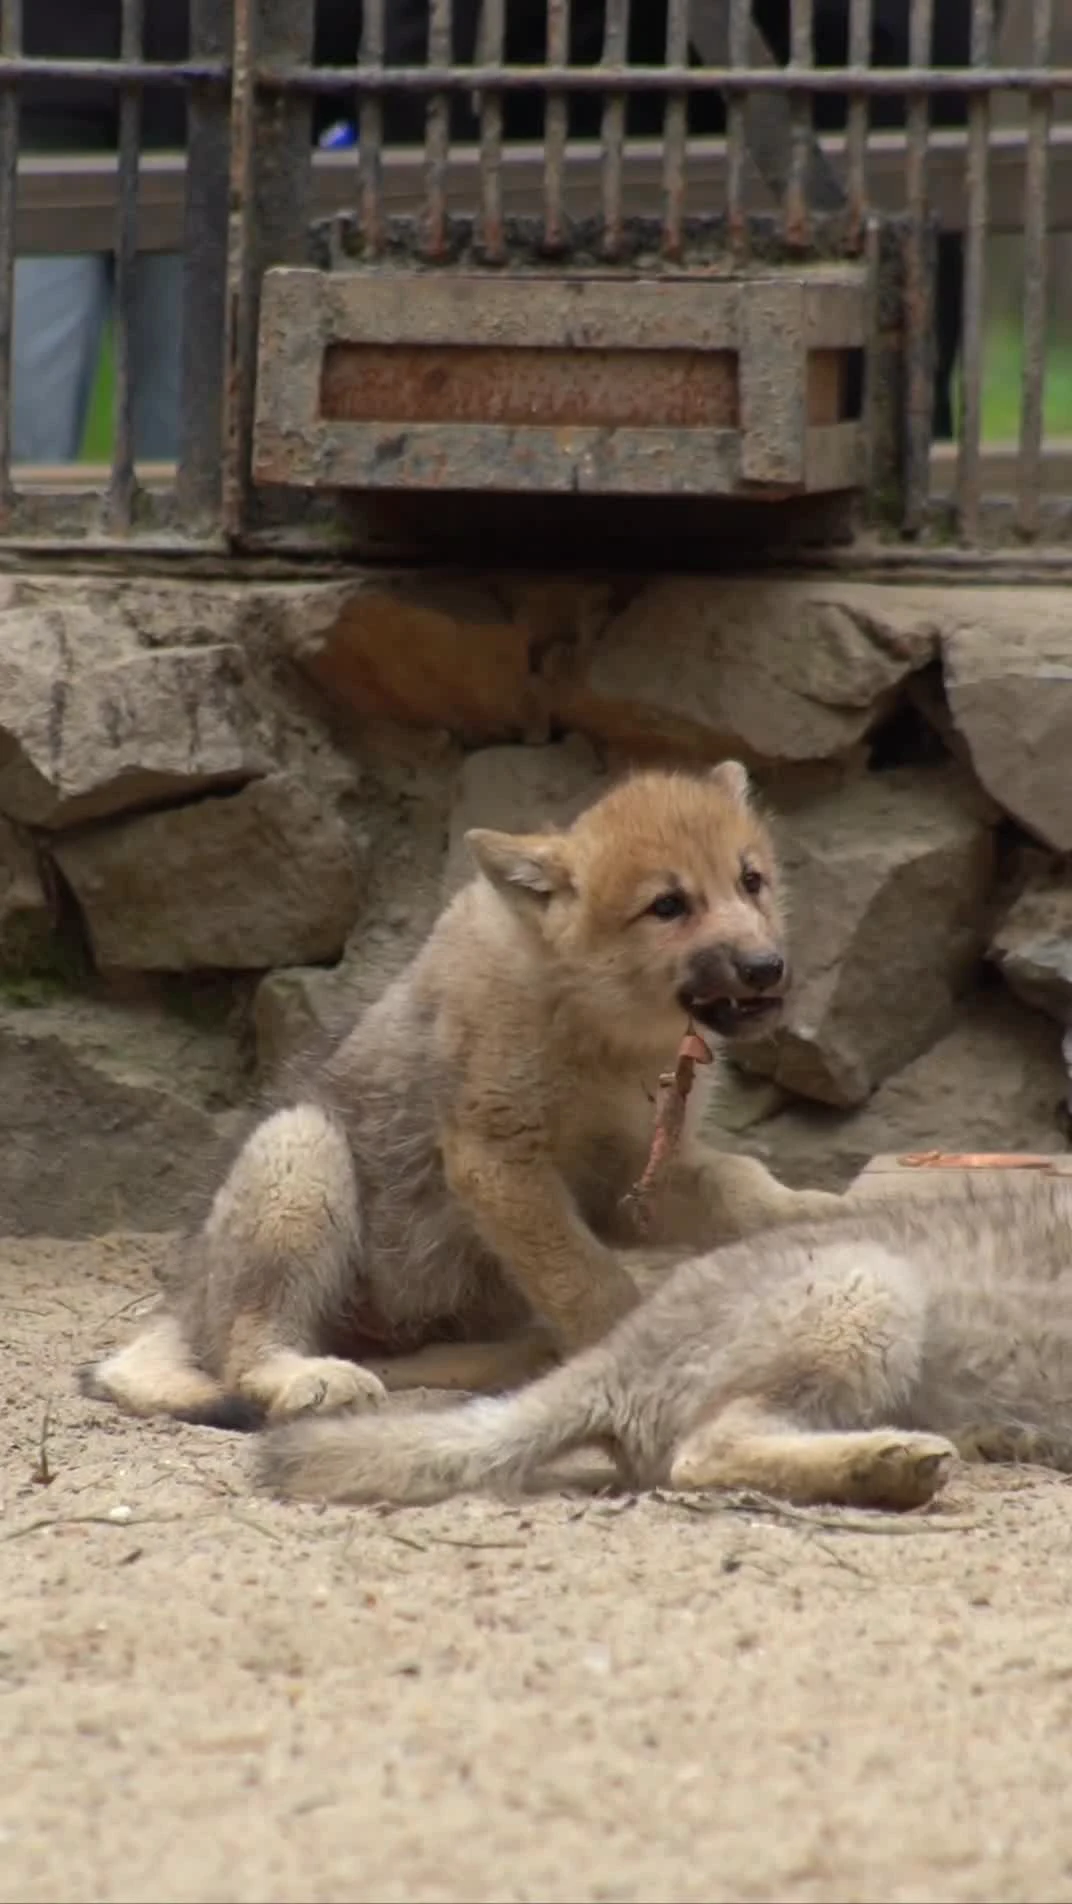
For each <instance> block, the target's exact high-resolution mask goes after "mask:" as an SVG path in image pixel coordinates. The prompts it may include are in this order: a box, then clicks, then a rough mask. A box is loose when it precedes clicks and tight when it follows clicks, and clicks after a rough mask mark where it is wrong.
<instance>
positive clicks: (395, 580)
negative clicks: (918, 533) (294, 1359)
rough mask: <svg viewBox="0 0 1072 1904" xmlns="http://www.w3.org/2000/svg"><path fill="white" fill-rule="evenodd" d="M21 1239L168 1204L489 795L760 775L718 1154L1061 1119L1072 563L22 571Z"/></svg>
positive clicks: (9, 1134)
mask: <svg viewBox="0 0 1072 1904" xmlns="http://www.w3.org/2000/svg"><path fill="white" fill-rule="evenodd" d="M0 590H2V591H3V592H2V593H0V1086H2V1088H0V1139H2V1141H0V1231H9V1232H12V1231H13V1232H16V1233H19V1232H34V1231H47V1232H50V1233H52V1234H55V1235H63V1236H71V1235H78V1234H83V1233H85V1232H87V1231H96V1230H101V1229H108V1228H112V1227H117V1226H119V1225H129V1226H134V1227H138V1226H141V1227H145V1228H168V1227H170V1226H171V1225H172V1224H174V1223H175V1222H177V1221H179V1220H183V1219H185V1218H188V1217H189V1216H190V1215H192V1214H193V1213H194V1211H195V1210H196V1209H197V1208H198V1207H200V1204H201V1201H202V1199H203V1198H204V1196H205V1195H206V1193H207V1191H208V1189H209V1187H210V1185H211V1183H212V1180H213V1177H214V1175H215V1173H216V1171H217V1170H218V1168H219V1164H220V1159H221V1155H222V1153H223V1150H224V1149H225V1147H226V1146H227V1145H228V1144H230V1143H232V1142H233V1140H234V1135H235V1132H236V1129H237V1128H238V1127H239V1124H240V1120H241V1118H242V1115H243V1110H244V1108H245V1107H247V1106H248V1104H249V1103H250V1102H251V1101H255V1098H256V1094H257V1092H258V1089H259V1087H260V1085H261V1083H262V1082H264V1081H265V1080H267V1079H268V1078H270V1076H271V1075H272V1073H273V1072H274V1070H275V1069H276V1068H277V1066H278V1064H279V1062H280V1061H281V1060H282V1059H284V1058H286V1057H287V1056H288V1055H290V1054H291V1053H293V1052H294V1051H295V1050H296V1049H298V1048H300V1047H301V1046H302V1045H304V1044H306V1043H307V1042H308V1040H309V1039H310V1037H311V1036H313V1035H315V1034H320V1033H327V1034H330V1033H331V1032H332V1031H333V1030H334V1029H335V1027H337V1026H338V1025H339V1024H340V1023H341V1022H343V1021H344V1020H345V1018H346V1016H347V1015H348V1014H350V1013H352V1012H353V1011H354V1010H356V1009H358V1008H359V1007H360V1005H361V1003H362V1002H363V1001H364V1000H366V999H367V998H369V997H370V996H372V995H373V994H374V993H375V991H376V990H378V989H379V987H380V986H381V985H382V984H383V983H384V980H385V978H386V977H387V976H388V975H389V974H390V973H391V971H393V970H394V969H395V968H396V967H397V966H398V964H399V963H401V962H402V960H404V958H405V957H406V956H407V954H408V952H409V951H410V950H411V948H412V947H413V946H414V945H415V944H416V943H417V941H418V940H419V939H420V937H421V936H422V934H423V933H424V932H425V931H426V930H427V928H428V925H429V923H430V921H431V920H432V918H433V917H434V915H435V912H436V910H437V909H438V907H439V905H440V903H441V902H442V899H443V897H444V895H445V894H446V893H448V892H449V891H450V890H452V889H453V887H454V886H455V884H456V883H457V881H458V880H459V879H461V878H464V877H465V875H466V870H467V869H466V863H465V862H466V855H465V849H464V847H463V845H462V834H463V833H464V831H465V829H466V828H467V827H468V826H471V825H475V824H482V825H493V826H505V827H515V826H516V827H528V826H534V825H538V824H540V823H541V822H542V821H544V820H561V819H564V818H567V817H568V816H569V814H570V813H571V812H572V811H573V810H574V809H575V808H576V807H577V806H578V805H579V804H582V803H583V802H585V801H587V800H588V799H589V798H591V797H592V796H593V795H594V794H595V793H597V792H598V791H599V789H600V787H601V786H603V785H604V784H605V783H606V781H607V778H608V776H610V775H613V774H615V773H617V772H619V771H620V770H621V769H622V768H623V767H625V766H626V765H628V763H629V762H630V761H640V760H661V761H682V762H700V761H705V760H707V761H713V760H717V759H719V758H721V757H723V756H725V755H728V754H733V755H736V756H738V757H739V758H742V759H744V760H746V761H747V762H748V763H749V765H750V766H751V767H752V769H753V771H754V774H755V778H756V780H757V782H758V784H759V785H760V786H761V788H762V789H763V792H764V795H765V798H766V801H767V803H768V806H769V808H770V810H771V812H772V814H773V815H774V817H775V821H776V825H777V827H778V830H779V833H780V836H781V839H782V845H783V853H784V857H785V861H786V865H787V867H788V870H789V873H790V878H791V883H792V889H793V896H794V921H795V923H794V951H795V964H796V967H797V971H798V983H797V987H796V992H795V996H794V1001H793V1005H792V1010H791V1012H790V1015H789V1022H788V1025H787V1028H786V1030H785V1033H784V1035H782V1036H781V1037H780V1038H779V1040H778V1041H777V1043H776V1044H772V1046H771V1047H770V1048H769V1049H764V1050H759V1049H757V1050H755V1051H754V1053H753V1055H752V1057H751V1059H750V1063H749V1069H748V1071H747V1072H746V1071H743V1070H741V1071H738V1070H736V1069H735V1070H733V1071H732V1072H731V1074H730V1077H729V1078H728V1080H727V1084H726V1089H725V1091H724V1093H723V1097H722V1101H721V1104H720V1107H719V1110H718V1120H719V1123H720V1125H721V1127H722V1134H723V1141H725V1142H727V1143H734V1144H738V1145H740V1146H741V1147H742V1148H746V1149H748V1150H750V1151H751V1152H753V1153H754V1154H756V1155H759V1156H762V1157H764V1158H766V1159H767V1160H769V1161H770V1162H771V1163H772V1164H773V1166H774V1167H775V1168H776V1169H777V1170H778V1171H779V1172H780V1173H781V1174H783V1175H784V1176H785V1177H786V1178H787V1179H790V1180H793V1181H812V1182H819V1183H828V1184H843V1183H845V1182H847V1181H848V1179H849V1178H850V1177H851V1176H852V1175H853V1174H855V1172H856V1171H857V1170H858V1169H859V1168H860V1167H861V1166H862V1164H863V1163H864V1162H865V1161H866V1159H867V1158H868V1157H869V1156H870V1155H872V1154H873V1153H875V1152H878V1151H896V1150H898V1149H904V1148H906V1147H910V1148H929V1147H931V1146H944V1147H955V1148H992V1149H994V1148H1016V1149H1020V1148H1034V1149H1045V1150H1055V1149H1063V1148H1065V1147H1066V1144H1067V1110H1066V1105H1067V1098H1068V1092H1069V1080H1068V1076H1067V1073H1066V1069H1065V1065H1064V1063H1063V1061H1062V1048H1061V1047H1062V1028H1063V1026H1064V1025H1065V1024H1066V1023H1069V1022H1072V877H1070V872H1069V864H1070V860H1069V856H1070V855H1072V614H1070V613H1069V611H1068V609H1067V608H1066V606H1065V598H1064V597H1063V596H1062V595H1061V594H1060V593H1059V592H1051V591H1046V590H1041V589H1040V590H1035V591H1031V590H1016V591H1012V590H1002V589H994V588H986V589H983V588H970V587H969V588H959V589H944V590H940V589H932V588H912V587H906V586H876V585H867V584H854V583H849V582H840V581H831V580H809V581H790V580H784V581H783V580H779V581H772V582H763V581H756V580H751V581H747V580H739V581H730V582H727V581H720V580H712V579H681V578H663V579H660V580H657V581H647V582H642V581H624V580H620V579H616V580H614V581H598V580H594V581H577V580H551V581H549V580H547V579H534V578H525V577H519V576H503V575H498V576H492V577H490V578H476V579H472V580H465V581H463V580H459V579H457V578H453V577H445V576H428V575H424V576H415V575H413V574H412V573H407V574H405V575H399V576H392V575H387V574H377V575H376V576H367V575H365V576H359V577H356V578H355V579H353V580H348V581H345V582H331V583H315V582H309V583H303V584H283V583H280V584H273V585H259V584H258V585H244V586H239V585H237V584H219V585H214V584H208V583H204V584H201V583H199V584H192V583H189V582H162V581H153V582H147V581H133V580H131V581H126V582H119V581H116V580H112V579H106V578H103V577H102V578H100V579H88V580H80V581H79V582H78V583H77V584H74V583H72V582H71V581H69V580H60V579H57V578H53V577H42V576H32V577H30V576H27V577H25V578H20V579H14V580H7V581H4V582H2V583H0Z"/></svg>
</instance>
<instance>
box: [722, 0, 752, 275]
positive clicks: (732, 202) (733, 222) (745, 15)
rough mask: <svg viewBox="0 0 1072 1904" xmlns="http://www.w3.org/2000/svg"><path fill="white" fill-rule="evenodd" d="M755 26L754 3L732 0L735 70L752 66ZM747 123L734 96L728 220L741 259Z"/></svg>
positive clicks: (729, 115)
mask: <svg viewBox="0 0 1072 1904" xmlns="http://www.w3.org/2000/svg"><path fill="white" fill-rule="evenodd" d="M751 24H752V9H751V4H750V0H730V31H729V61H730V65H731V66H733V67H744V66H747V65H748V54H749V50H750V49H749V40H750V34H751ZM747 121H748V105H747V101H746V100H745V99H742V98H740V97H739V96H738V95H737V94H735V93H731V95H730V97H729V100H728V101H727V106H726V217H727V220H728V225H729V236H730V244H731V246H732V248H733V250H734V251H735V252H736V253H737V254H738V256H741V255H743V254H744V252H745V251H746V250H747V248H748V220H747V218H746V216H745V210H744V186H745V161H746V158H747V155H748V131H747Z"/></svg>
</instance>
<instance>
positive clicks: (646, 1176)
mask: <svg viewBox="0 0 1072 1904" xmlns="http://www.w3.org/2000/svg"><path fill="white" fill-rule="evenodd" d="M713 1056H714V1054H713V1053H712V1051H711V1049H710V1047H709V1046H708V1045H706V1044H705V1043H704V1041H703V1039H702V1038H701V1037H700V1034H699V1032H698V1031H696V1029H695V1028H694V1026H693V1025H692V1024H691V1023H690V1024H689V1027H688V1030H687V1031H686V1033H685V1036H684V1037H683V1038H682V1040H681V1043H680V1044H679V1046H678V1048H677V1057H676V1059H675V1061H674V1068H673V1070H672V1071H664V1072H663V1073H662V1074H661V1076H660V1078H659V1091H658V1096H657V1098H656V1100H655V1129H654V1131H653V1132H652V1138H651V1149H650V1150H649V1152H648V1161H647V1163H646V1164H645V1165H644V1170H643V1174H642V1175H641V1176H640V1177H638V1178H637V1181H636V1183H635V1184H634V1185H633V1187H632V1189H631V1190H630V1191H629V1192H628V1193H627V1195H626V1196H625V1197H624V1198H623V1199H622V1201H623V1203H624V1204H628V1205H629V1206H630V1207H631V1209H632V1211H633V1219H634V1221H635V1223H636V1226H637V1229H638V1230H639V1231H640V1232H641V1234H643V1233H644V1232H645V1231H646V1230H647V1227H648V1224H649V1222H650V1221H651V1210H650V1204H651V1198H652V1195H653V1193H654V1191H655V1190H656V1189H657V1188H658V1185H659V1179H660V1178H661V1177H662V1175H663V1174H664V1172H665V1171H666V1169H667V1166H668V1165H669V1163H670V1162H671V1159H672V1158H673V1156H674V1153H675V1151H676V1150H677V1147H678V1144H679V1143H680V1141H681V1133H682V1131H683V1130H684V1128H685V1107H686V1105H687V1103H688V1100H689V1092H690V1091H691V1090H692V1081H693V1078H694V1077H695V1075H696V1066H697V1065H698V1064H711V1063H712V1061H713Z"/></svg>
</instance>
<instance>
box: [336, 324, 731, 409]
mask: <svg viewBox="0 0 1072 1904" xmlns="http://www.w3.org/2000/svg"><path fill="white" fill-rule="evenodd" d="M320 414H321V416H322V417H323V418H324V420H325V422H330V423H340V422H346V423H510V424H522V425H524V426H526V427H531V426H532V425H533V424H540V425H545V426H550V427H552V428H559V427H568V426H569V425H570V424H595V425H597V426H599V427H600V428H603V429H629V428H632V427H639V428H643V426H644V424H645V423H648V422H649V421H650V419H651V418H652V417H658V418H659V419H660V421H661V422H662V424H663V426H664V427H666V428H670V427H673V428H675V429H682V430H690V429H701V428H702V429H709V430H719V429H735V428H736V426H737V360H736V358H735V357H734V355H733V352H732V351H698V350H680V351H655V350H647V351H646V350H563V349H558V350H552V349H541V350H533V349H530V348H529V347H527V346H525V345H520V346H514V347H508V346H502V345H495V344H493V345H491V346H490V347H485V348H478V347H475V346H473V345H471V344H411V345H407V346H406V347H405V349H401V350H400V349H399V348H398V347H397V346H393V345H391V344H329V345H328V347H327V350H326V351H325V353H324V369H323V375H322V377H321V383H320Z"/></svg>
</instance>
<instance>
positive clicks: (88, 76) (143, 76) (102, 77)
mask: <svg viewBox="0 0 1072 1904" xmlns="http://www.w3.org/2000/svg"><path fill="white" fill-rule="evenodd" d="M7 8H8V0H4V7H3V11H4V12H5V13H6V12H7ZM305 70H306V72H311V71H312V68H311V67H306V69H305ZM229 73H230V66H229V64H228V62H227V61H226V60H161V61H160V63H159V64H157V62H156V60H143V59H140V58H139V59H132V60H124V59H122V58H119V59H117V60H95V59H87V60H80V59H38V58H37V57H36V56H30V55H21V56H18V57H16V56H14V55H7V54H0V86H3V85H10V84H11V83H12V82H14V81H17V82H18V83H19V84H20V85H21V84H25V82H26V81H27V80H33V79H53V80H77V81H78V82H79V83H80V84H87V83H88V84H89V85H91V86H93V85H98V86H101V87H102V88H104V89H105V90H107V89H108V88H109V87H115V88H118V87H120V86H122V85H124V84H126V85H131V86H195V85H211V84H213V83H216V84H217V85H219V84H225V83H226V81H227V78H228V75H229Z"/></svg>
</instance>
